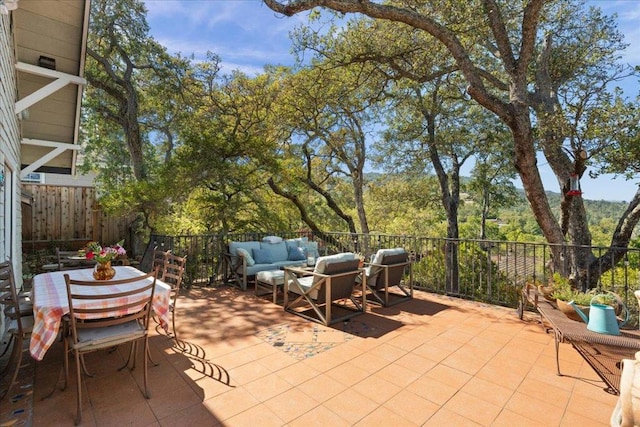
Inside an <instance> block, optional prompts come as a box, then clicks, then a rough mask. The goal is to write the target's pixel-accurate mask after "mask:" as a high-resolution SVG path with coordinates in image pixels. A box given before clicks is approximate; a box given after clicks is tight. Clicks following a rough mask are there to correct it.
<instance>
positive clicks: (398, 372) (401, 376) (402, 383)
mask: <svg viewBox="0 0 640 427" xmlns="http://www.w3.org/2000/svg"><path fill="white" fill-rule="evenodd" d="M375 375H376V376H378V377H380V378H383V379H385V380H387V381H389V382H390V383H392V384H395V385H397V386H398V387H401V388H404V387H406V386H408V385H409V384H411V383H412V382H414V381H415V380H417V379H418V378H420V376H421V375H420V374H419V373H418V372H416V371H412V370H410V369H409V368H405V367H404V366H402V365H399V364H397V363H392V364H391V365H388V366H385V367H384V368H382V369H381V370H380V371H378V372H377V373H376V374H375Z"/></svg>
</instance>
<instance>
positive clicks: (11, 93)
mask: <svg viewBox="0 0 640 427" xmlns="http://www.w3.org/2000/svg"><path fill="white" fill-rule="evenodd" d="M15 63H16V60H15V49H14V37H13V33H12V25H11V15H0V163H1V166H2V167H3V171H4V173H5V175H6V179H5V185H4V188H3V189H2V190H0V191H1V192H0V227H1V229H0V238H1V239H2V242H0V260H2V261H4V260H6V259H7V258H9V257H11V258H12V259H13V261H14V269H15V270H14V271H15V275H16V279H17V284H18V286H21V285H22V233H21V229H22V215H21V208H20V178H19V174H20V125H19V122H18V119H17V117H16V115H15V113H14V108H15V103H16V94H17V89H16V70H15Z"/></svg>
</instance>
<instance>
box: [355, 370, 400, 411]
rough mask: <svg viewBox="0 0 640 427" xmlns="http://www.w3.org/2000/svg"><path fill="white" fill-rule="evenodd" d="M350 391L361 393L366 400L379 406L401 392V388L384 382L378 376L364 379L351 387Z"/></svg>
mask: <svg viewBox="0 0 640 427" xmlns="http://www.w3.org/2000/svg"><path fill="white" fill-rule="evenodd" d="M351 390H353V391H355V392H356V393H361V394H362V395H363V396H366V397H367V398H368V399H371V400H372V401H374V402H376V403H378V404H381V403H384V402H386V401H387V400H389V399H390V398H391V397H393V396H394V395H395V394H397V393H398V392H400V390H402V388H401V387H398V386H397V385H394V384H393V383H391V382H389V381H387V380H385V379H384V378H383V377H381V376H380V375H378V374H375V375H372V376H370V377H367V378H365V379H364V380H362V381H360V382H359V383H357V384H354V385H352V386H351Z"/></svg>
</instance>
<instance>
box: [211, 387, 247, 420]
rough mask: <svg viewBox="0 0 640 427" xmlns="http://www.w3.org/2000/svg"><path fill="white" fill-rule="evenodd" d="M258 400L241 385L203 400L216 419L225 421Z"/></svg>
mask: <svg viewBox="0 0 640 427" xmlns="http://www.w3.org/2000/svg"><path fill="white" fill-rule="evenodd" d="M259 403H260V402H259V401H258V399H256V398H255V397H253V396H252V395H251V394H250V393H248V392H247V391H246V390H245V389H243V388H242V387H239V388H235V389H233V390H231V391H228V392H226V393H223V394H220V395H218V396H216V397H213V398H211V399H207V400H205V401H204V402H203V404H204V406H205V407H206V409H207V410H208V411H209V412H210V413H211V414H212V415H213V416H214V417H215V418H216V419H218V420H220V421H225V420H227V419H228V418H231V417H233V416H234V415H237V414H239V413H241V412H243V411H246V410H247V409H249V408H252V407H254V406H256V405H258V404H259Z"/></svg>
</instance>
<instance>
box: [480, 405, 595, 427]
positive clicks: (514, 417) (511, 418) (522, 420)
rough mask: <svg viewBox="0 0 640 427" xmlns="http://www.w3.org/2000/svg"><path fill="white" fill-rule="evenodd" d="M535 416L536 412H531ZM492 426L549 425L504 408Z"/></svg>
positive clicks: (543, 426) (524, 426) (521, 426)
mask: <svg viewBox="0 0 640 427" xmlns="http://www.w3.org/2000/svg"><path fill="white" fill-rule="evenodd" d="M531 415H532V416H533V417H535V414H531ZM575 425H583V424H573V426H575ZM491 426H492V427H514V426H518V427H547V425H545V424H542V423H541V422H540V421H536V420H534V419H531V418H527V417H524V416H522V415H520V414H516V413H515V412H512V411H510V410H508V409H504V410H503V411H502V412H500V414H499V415H498V417H497V418H496V419H495V421H494V422H493V424H491Z"/></svg>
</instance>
